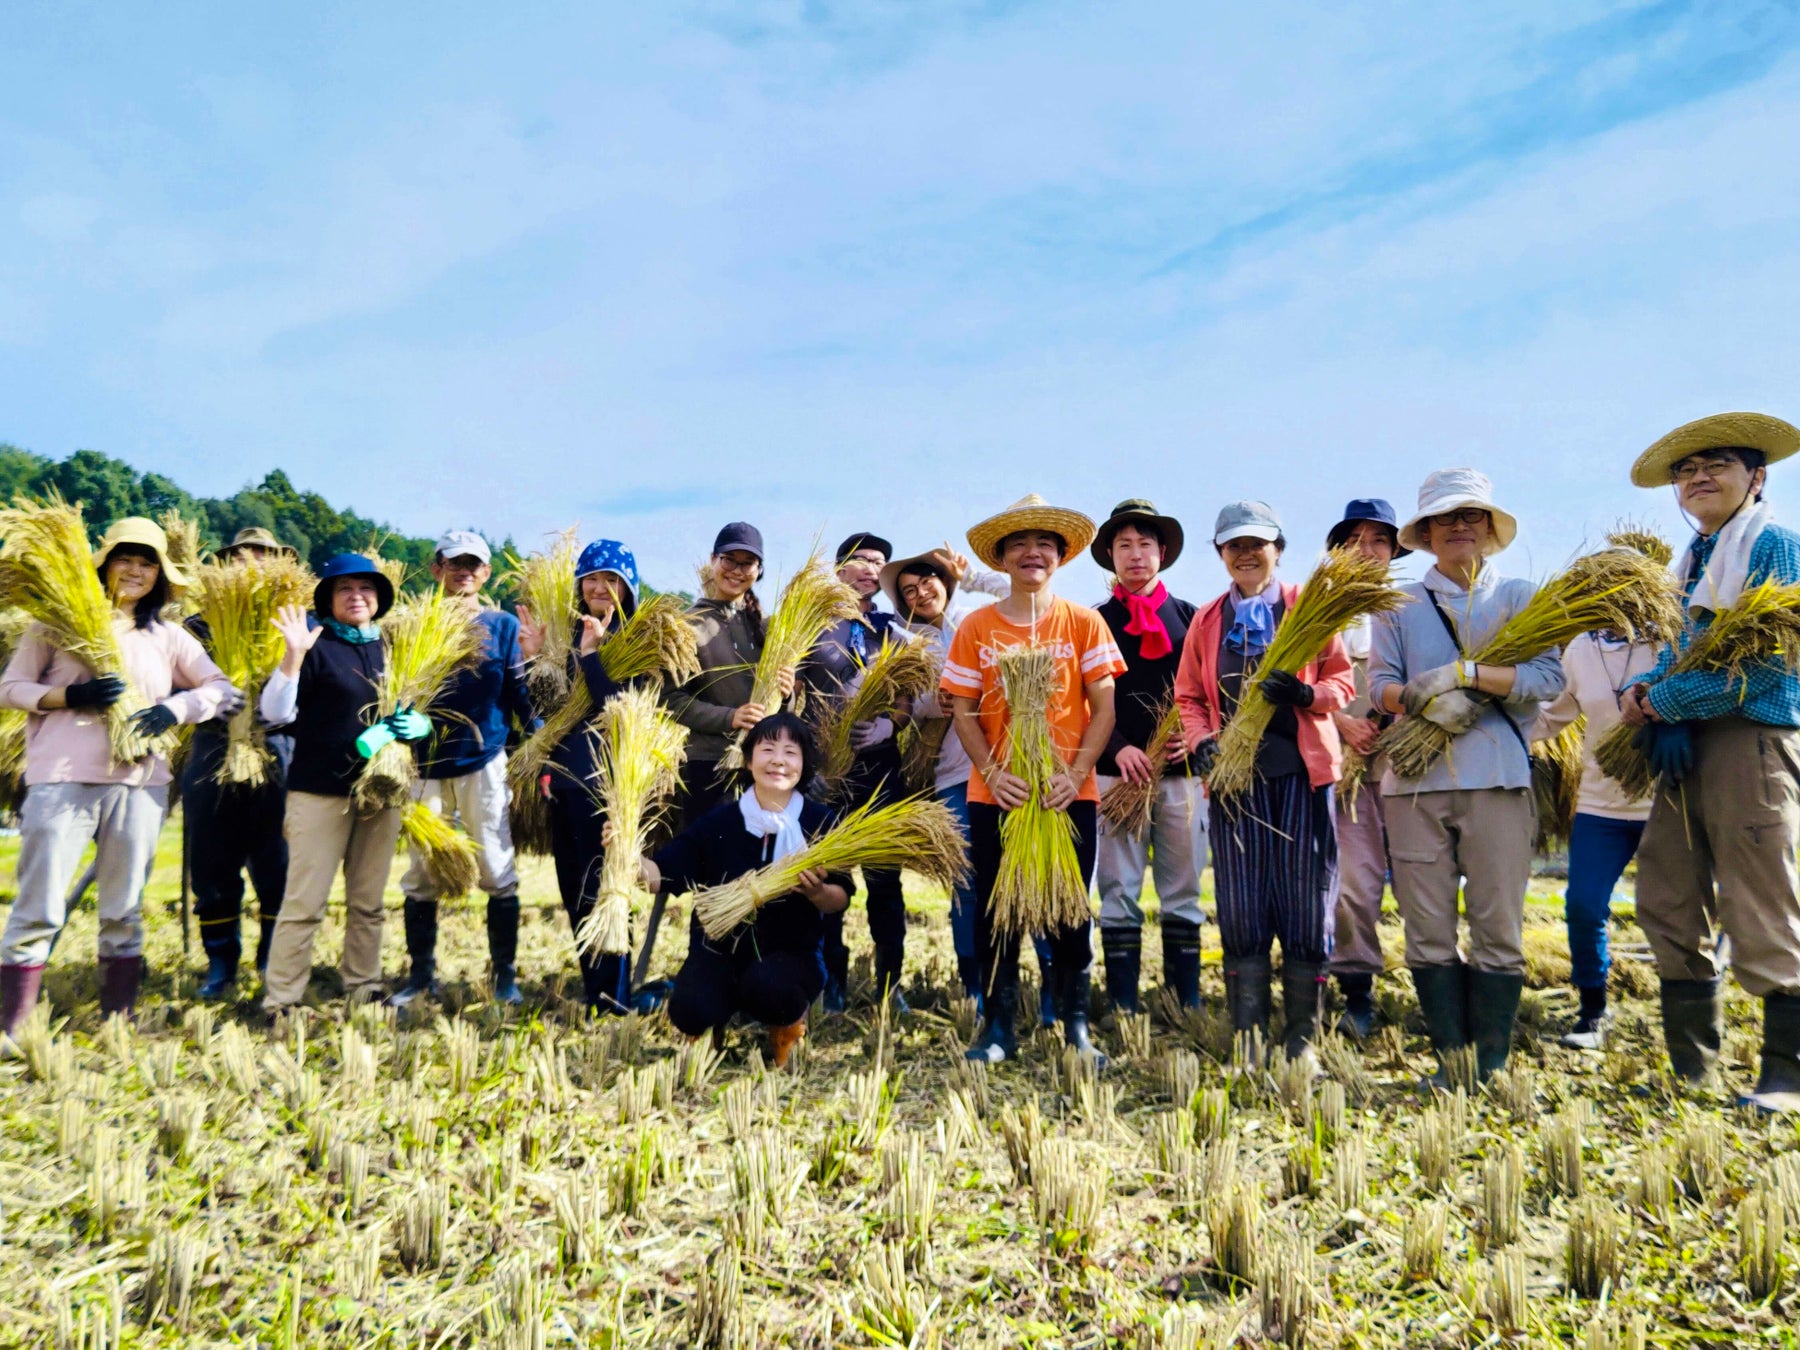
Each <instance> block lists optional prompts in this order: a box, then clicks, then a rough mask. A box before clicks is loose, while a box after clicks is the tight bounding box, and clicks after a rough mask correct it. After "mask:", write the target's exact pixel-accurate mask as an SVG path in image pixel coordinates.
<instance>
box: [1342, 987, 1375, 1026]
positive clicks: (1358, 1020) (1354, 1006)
mask: <svg viewBox="0 0 1800 1350" xmlns="http://www.w3.org/2000/svg"><path fill="white" fill-rule="evenodd" d="M1337 987H1338V992H1339V993H1341V994H1342V995H1343V996H1344V1015H1343V1016H1342V1017H1340V1018H1338V1024H1337V1029H1338V1034H1339V1035H1340V1036H1348V1037H1349V1038H1350V1039H1351V1040H1353V1041H1366V1040H1368V1039H1369V1037H1371V1036H1373V1035H1374V1034H1375V977H1374V976H1373V975H1368V974H1344V975H1339V976H1338V977H1337Z"/></svg>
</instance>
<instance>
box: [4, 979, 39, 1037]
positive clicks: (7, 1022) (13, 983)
mask: <svg viewBox="0 0 1800 1350" xmlns="http://www.w3.org/2000/svg"><path fill="white" fill-rule="evenodd" d="M43 984H44V968H43V967H42V966H0V1037H4V1038H5V1039H7V1040H11V1039H12V1038H13V1037H14V1036H17V1035H18V1034H19V1028H20V1027H22V1026H24V1025H25V1019H26V1018H27V1017H30V1016H31V1010H32V1009H33V1008H34V1007H36V1006H37V1001H38V990H39V989H41V988H42V987H43Z"/></svg>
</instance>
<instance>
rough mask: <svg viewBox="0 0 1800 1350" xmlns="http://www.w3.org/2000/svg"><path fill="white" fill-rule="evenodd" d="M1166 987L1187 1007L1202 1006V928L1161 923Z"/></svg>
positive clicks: (1179, 921)
mask: <svg viewBox="0 0 1800 1350" xmlns="http://www.w3.org/2000/svg"><path fill="white" fill-rule="evenodd" d="M1162 956H1163V984H1164V985H1165V986H1166V987H1167V988H1168V990H1169V992H1170V993H1172V994H1174V995H1175V1001H1176V1002H1177V1003H1179V1004H1180V1005H1181V1006H1182V1007H1184V1008H1198V1007H1199V1006H1200V925H1199V924H1197V923H1189V922H1188V921H1187V920H1186V919H1164V920H1163V921H1162Z"/></svg>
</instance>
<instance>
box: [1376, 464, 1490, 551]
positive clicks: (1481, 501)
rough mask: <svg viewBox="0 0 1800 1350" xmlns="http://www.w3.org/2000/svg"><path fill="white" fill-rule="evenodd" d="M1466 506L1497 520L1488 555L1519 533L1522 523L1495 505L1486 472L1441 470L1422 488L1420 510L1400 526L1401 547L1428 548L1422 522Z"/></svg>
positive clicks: (1426, 481) (1488, 540) (1488, 547)
mask: <svg viewBox="0 0 1800 1350" xmlns="http://www.w3.org/2000/svg"><path fill="white" fill-rule="evenodd" d="M1465 506H1479V507H1480V508H1481V509H1482V510H1484V511H1486V512H1487V513H1488V514H1489V515H1491V516H1492V517H1493V518H1494V527H1493V528H1492V529H1491V530H1489V531H1488V539H1487V548H1486V549H1484V550H1483V552H1484V553H1487V554H1488V555H1490V556H1491V555H1492V554H1495V553H1498V552H1499V551H1500V550H1501V549H1503V548H1505V547H1506V546H1507V545H1508V544H1510V543H1512V541H1513V537H1514V536H1515V535H1517V534H1518V533H1519V522H1518V520H1517V519H1516V518H1515V517H1514V516H1513V515H1511V514H1510V513H1509V512H1506V511H1502V510H1501V509H1500V508H1499V507H1497V506H1495V505H1494V485H1493V484H1492V483H1490V482H1489V481H1488V476H1487V475H1486V474H1485V473H1482V472H1481V471H1480V470H1478V469H1439V470H1438V471H1437V472H1435V473H1433V474H1431V475H1430V476H1429V477H1428V478H1426V480H1425V483H1424V486H1422V487H1421V488H1420V489H1419V509H1418V510H1417V511H1415V512H1413V514H1412V519H1410V520H1408V521H1407V522H1406V523H1405V524H1404V525H1402V526H1401V527H1400V544H1401V546H1402V547H1403V548H1412V549H1420V548H1425V547H1426V544H1425V541H1424V540H1423V539H1422V538H1420V537H1419V522H1420V521H1422V520H1425V519H1427V518H1429V517H1431V516H1441V515H1443V514H1444V513H1445V512H1447V511H1460V510H1461V509H1462V508H1463V507H1465Z"/></svg>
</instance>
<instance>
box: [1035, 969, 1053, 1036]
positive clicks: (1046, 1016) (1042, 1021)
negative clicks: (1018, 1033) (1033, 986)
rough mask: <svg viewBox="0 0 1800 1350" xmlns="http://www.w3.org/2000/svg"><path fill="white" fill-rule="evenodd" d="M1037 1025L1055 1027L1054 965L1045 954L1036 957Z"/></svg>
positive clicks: (1049, 1029)
mask: <svg viewBox="0 0 1800 1350" xmlns="http://www.w3.org/2000/svg"><path fill="white" fill-rule="evenodd" d="M1038 1025H1039V1026H1041V1027H1043V1029H1044V1030H1045V1031H1052V1030H1054V1029H1055V1027H1056V966H1055V964H1054V963H1053V962H1052V961H1051V960H1050V958H1049V957H1047V956H1045V957H1040V958H1039V959H1038Z"/></svg>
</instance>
